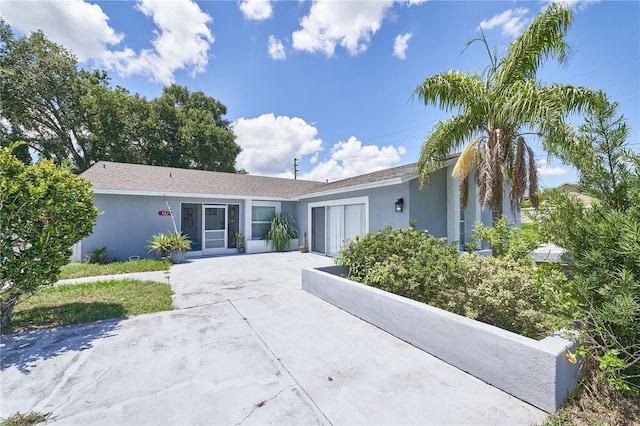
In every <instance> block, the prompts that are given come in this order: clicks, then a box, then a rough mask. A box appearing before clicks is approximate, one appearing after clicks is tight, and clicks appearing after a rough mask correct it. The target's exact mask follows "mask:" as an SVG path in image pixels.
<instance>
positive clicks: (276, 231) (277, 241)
mask: <svg viewBox="0 0 640 426" xmlns="http://www.w3.org/2000/svg"><path fill="white" fill-rule="evenodd" d="M297 236H298V230H297V228H296V222H295V221H294V220H293V218H292V217H290V216H279V215H278V216H275V217H274V218H273V219H272V220H271V224H270V226H269V230H268V231H267V234H266V235H265V237H264V239H265V240H266V241H267V243H268V244H269V246H270V247H271V248H273V249H274V250H275V251H285V250H286V249H287V248H288V247H289V244H290V240H291V239H292V238H296V237H297Z"/></svg>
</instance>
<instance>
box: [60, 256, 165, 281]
mask: <svg viewBox="0 0 640 426" xmlns="http://www.w3.org/2000/svg"><path fill="white" fill-rule="evenodd" d="M169 266H171V262H168V261H164V260H155V259H140V260H132V261H128V262H113V263H108V264H98V263H78V262H73V263H69V264H68V265H65V266H63V267H62V268H61V270H60V279H61V280H64V279H68V278H82V277H95V276H99V275H115V274H127V273H130V272H149V271H164V270H166V269H169Z"/></svg>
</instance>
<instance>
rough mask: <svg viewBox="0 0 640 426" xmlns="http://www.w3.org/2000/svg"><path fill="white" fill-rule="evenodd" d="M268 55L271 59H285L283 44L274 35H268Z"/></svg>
mask: <svg viewBox="0 0 640 426" xmlns="http://www.w3.org/2000/svg"><path fill="white" fill-rule="evenodd" d="M269 56H271V59H275V60H284V59H287V54H286V53H285V51H284V44H282V42H281V41H280V40H278V39H277V38H275V37H274V36H272V35H270V36H269Z"/></svg>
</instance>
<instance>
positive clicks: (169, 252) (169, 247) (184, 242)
mask: <svg viewBox="0 0 640 426" xmlns="http://www.w3.org/2000/svg"><path fill="white" fill-rule="evenodd" d="M147 249H148V250H149V253H157V254H159V255H160V257H162V258H163V259H167V258H169V259H171V261H172V262H173V263H181V262H184V259H185V257H186V254H187V252H188V251H189V250H191V240H190V239H189V237H188V236H187V235H183V234H182V233H180V232H165V233H162V234H156V235H153V236H152V237H151V239H150V240H149V244H148V245H147Z"/></svg>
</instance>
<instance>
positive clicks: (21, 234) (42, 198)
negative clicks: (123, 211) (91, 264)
mask: <svg viewBox="0 0 640 426" xmlns="http://www.w3.org/2000/svg"><path fill="white" fill-rule="evenodd" d="M90 188H91V184H90V183H89V182H87V181H85V180H84V179H82V178H78V177H77V176H75V175H74V174H73V173H72V172H71V170H70V168H69V167H66V166H58V165H55V164H54V163H53V161H51V160H43V161H39V162H37V163H36V164H34V165H31V166H27V165H25V164H24V163H22V162H21V161H20V160H19V159H17V158H16V157H15V156H13V155H12V154H11V148H7V147H4V148H0V316H1V321H0V326H2V327H3V328H4V327H6V326H8V325H9V323H10V321H11V314H12V312H13V308H14V306H15V304H16V303H17V302H18V300H19V298H20V297H21V296H23V295H30V294H32V293H34V292H36V291H37V290H38V289H39V288H40V287H42V286H44V285H47V284H53V283H54V282H55V281H56V280H57V278H58V275H59V273H60V267H61V266H63V265H65V264H67V263H68V262H69V257H70V256H71V248H72V246H73V244H75V243H76V242H78V241H80V240H81V239H82V238H84V237H86V236H88V235H89V234H90V233H91V230H92V229H93V225H94V223H95V220H96V217H97V209H96V208H95V207H94V206H93V199H92V191H91V189H90Z"/></svg>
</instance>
